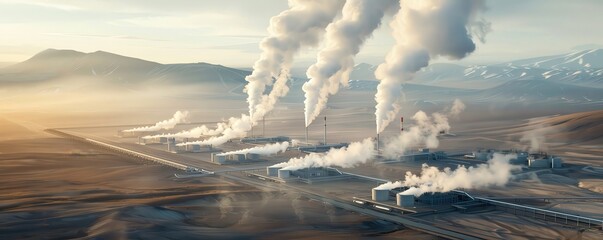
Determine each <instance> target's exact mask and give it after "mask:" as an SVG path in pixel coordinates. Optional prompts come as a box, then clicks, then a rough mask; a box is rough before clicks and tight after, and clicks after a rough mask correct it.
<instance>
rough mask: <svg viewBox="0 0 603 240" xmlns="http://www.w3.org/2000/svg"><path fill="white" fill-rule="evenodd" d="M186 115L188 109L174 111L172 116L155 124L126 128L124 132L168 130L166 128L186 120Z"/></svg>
mask: <svg viewBox="0 0 603 240" xmlns="http://www.w3.org/2000/svg"><path fill="white" fill-rule="evenodd" d="M187 117H188V111H177V112H176V113H174V116H173V117H172V118H170V119H168V120H164V121H161V122H158V123H155V125H153V126H146V127H138V128H133V129H128V130H124V132H151V131H159V130H162V129H163V130H168V129H172V128H174V127H175V126H176V125H177V124H179V123H184V122H186V118H187Z"/></svg>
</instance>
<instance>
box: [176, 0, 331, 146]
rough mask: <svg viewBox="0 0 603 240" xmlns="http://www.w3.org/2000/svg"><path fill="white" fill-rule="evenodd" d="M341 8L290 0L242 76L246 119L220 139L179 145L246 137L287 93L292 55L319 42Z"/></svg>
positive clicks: (235, 122) (272, 22)
mask: <svg viewBox="0 0 603 240" xmlns="http://www.w3.org/2000/svg"><path fill="white" fill-rule="evenodd" d="M342 6H343V0H334V1H321V0H290V1H289V9H288V10H285V11H283V12H281V13H280V14H279V15H277V16H275V17H272V18H271V19H270V26H269V27H268V32H269V34H270V36H268V37H266V38H264V40H262V42H261V43H260V48H261V50H262V54H261V55H260V59H258V60H257V61H256V62H255V64H254V66H253V72H252V73H251V75H249V76H247V77H245V80H246V81H247V82H248V83H247V85H246V86H245V89H244V91H245V92H246V93H247V95H248V96H247V102H248V104H249V116H247V115H243V116H242V117H241V118H239V119H231V120H232V123H229V127H228V128H226V129H224V131H223V132H222V135H221V136H216V137H212V138H209V139H206V140H203V141H195V142H187V143H181V144H179V145H181V146H182V145H191V144H204V145H221V144H224V143H226V142H228V141H230V140H231V139H233V138H240V137H245V136H246V133H247V131H249V130H251V128H252V126H253V125H255V124H256V123H257V121H258V120H260V119H262V118H263V117H264V116H265V115H266V114H267V113H268V112H270V111H272V110H273V109H274V105H275V104H276V102H277V101H278V99H279V98H280V97H282V96H284V95H286V94H287V92H288V91H289V87H288V86H287V81H288V79H289V70H290V68H291V64H292V63H293V57H294V56H295V54H296V53H298V52H299V50H300V49H301V48H302V47H309V46H315V45H317V44H318V43H319V40H320V37H321V35H322V34H323V33H324V31H325V28H326V26H327V25H328V24H329V23H330V22H332V21H333V19H334V18H335V17H336V16H337V14H338V13H339V12H340V10H341V7H342ZM274 79H276V82H274ZM273 83H274V85H273ZM269 85H272V91H271V92H270V93H269V94H268V95H265V94H264V92H265V90H266V86H269Z"/></svg>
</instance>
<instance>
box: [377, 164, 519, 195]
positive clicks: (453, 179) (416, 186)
mask: <svg viewBox="0 0 603 240" xmlns="http://www.w3.org/2000/svg"><path fill="white" fill-rule="evenodd" d="M515 157H516V156H515V155H503V154H499V153H495V154H494V158H492V159H491V160H489V161H488V162H487V163H486V164H479V165H477V166H475V167H465V166H458V167H457V168H456V169H455V170H451V169H450V168H445V169H443V170H439V169H438V168H436V167H433V166H428V165H427V164H423V167H422V169H421V174H420V175H415V174H413V173H411V172H406V176H405V178H404V181H397V182H388V183H384V184H382V185H380V186H378V187H377V188H378V189H393V188H397V187H410V188H409V189H408V190H406V191H404V192H402V194H405V195H415V196H421V195H422V194H424V193H430V192H449V191H452V190H455V189H483V188H487V187H492V186H504V185H506V184H507V183H508V182H509V180H510V179H511V178H512V176H513V171H516V170H519V169H521V166H517V165H512V164H510V163H509V161H510V160H511V159H513V158H515Z"/></svg>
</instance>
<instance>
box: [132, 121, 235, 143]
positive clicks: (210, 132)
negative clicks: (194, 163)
mask: <svg viewBox="0 0 603 240" xmlns="http://www.w3.org/2000/svg"><path fill="white" fill-rule="evenodd" d="M234 121H236V118H230V119H229V120H228V121H225V122H219V123H218V124H217V125H216V128H214V129H211V128H208V127H207V126H205V125H202V126H199V127H195V128H193V129H190V130H185V131H180V132H177V133H164V134H157V135H150V136H144V137H143V138H144V139H154V138H160V137H173V138H199V137H202V136H216V135H219V134H221V133H222V132H224V130H226V129H227V128H229V127H230V126H232V125H233V124H234Z"/></svg>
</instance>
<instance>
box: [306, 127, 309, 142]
mask: <svg viewBox="0 0 603 240" xmlns="http://www.w3.org/2000/svg"><path fill="white" fill-rule="evenodd" d="M308 144H309V143H308V126H306V145H308Z"/></svg>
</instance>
